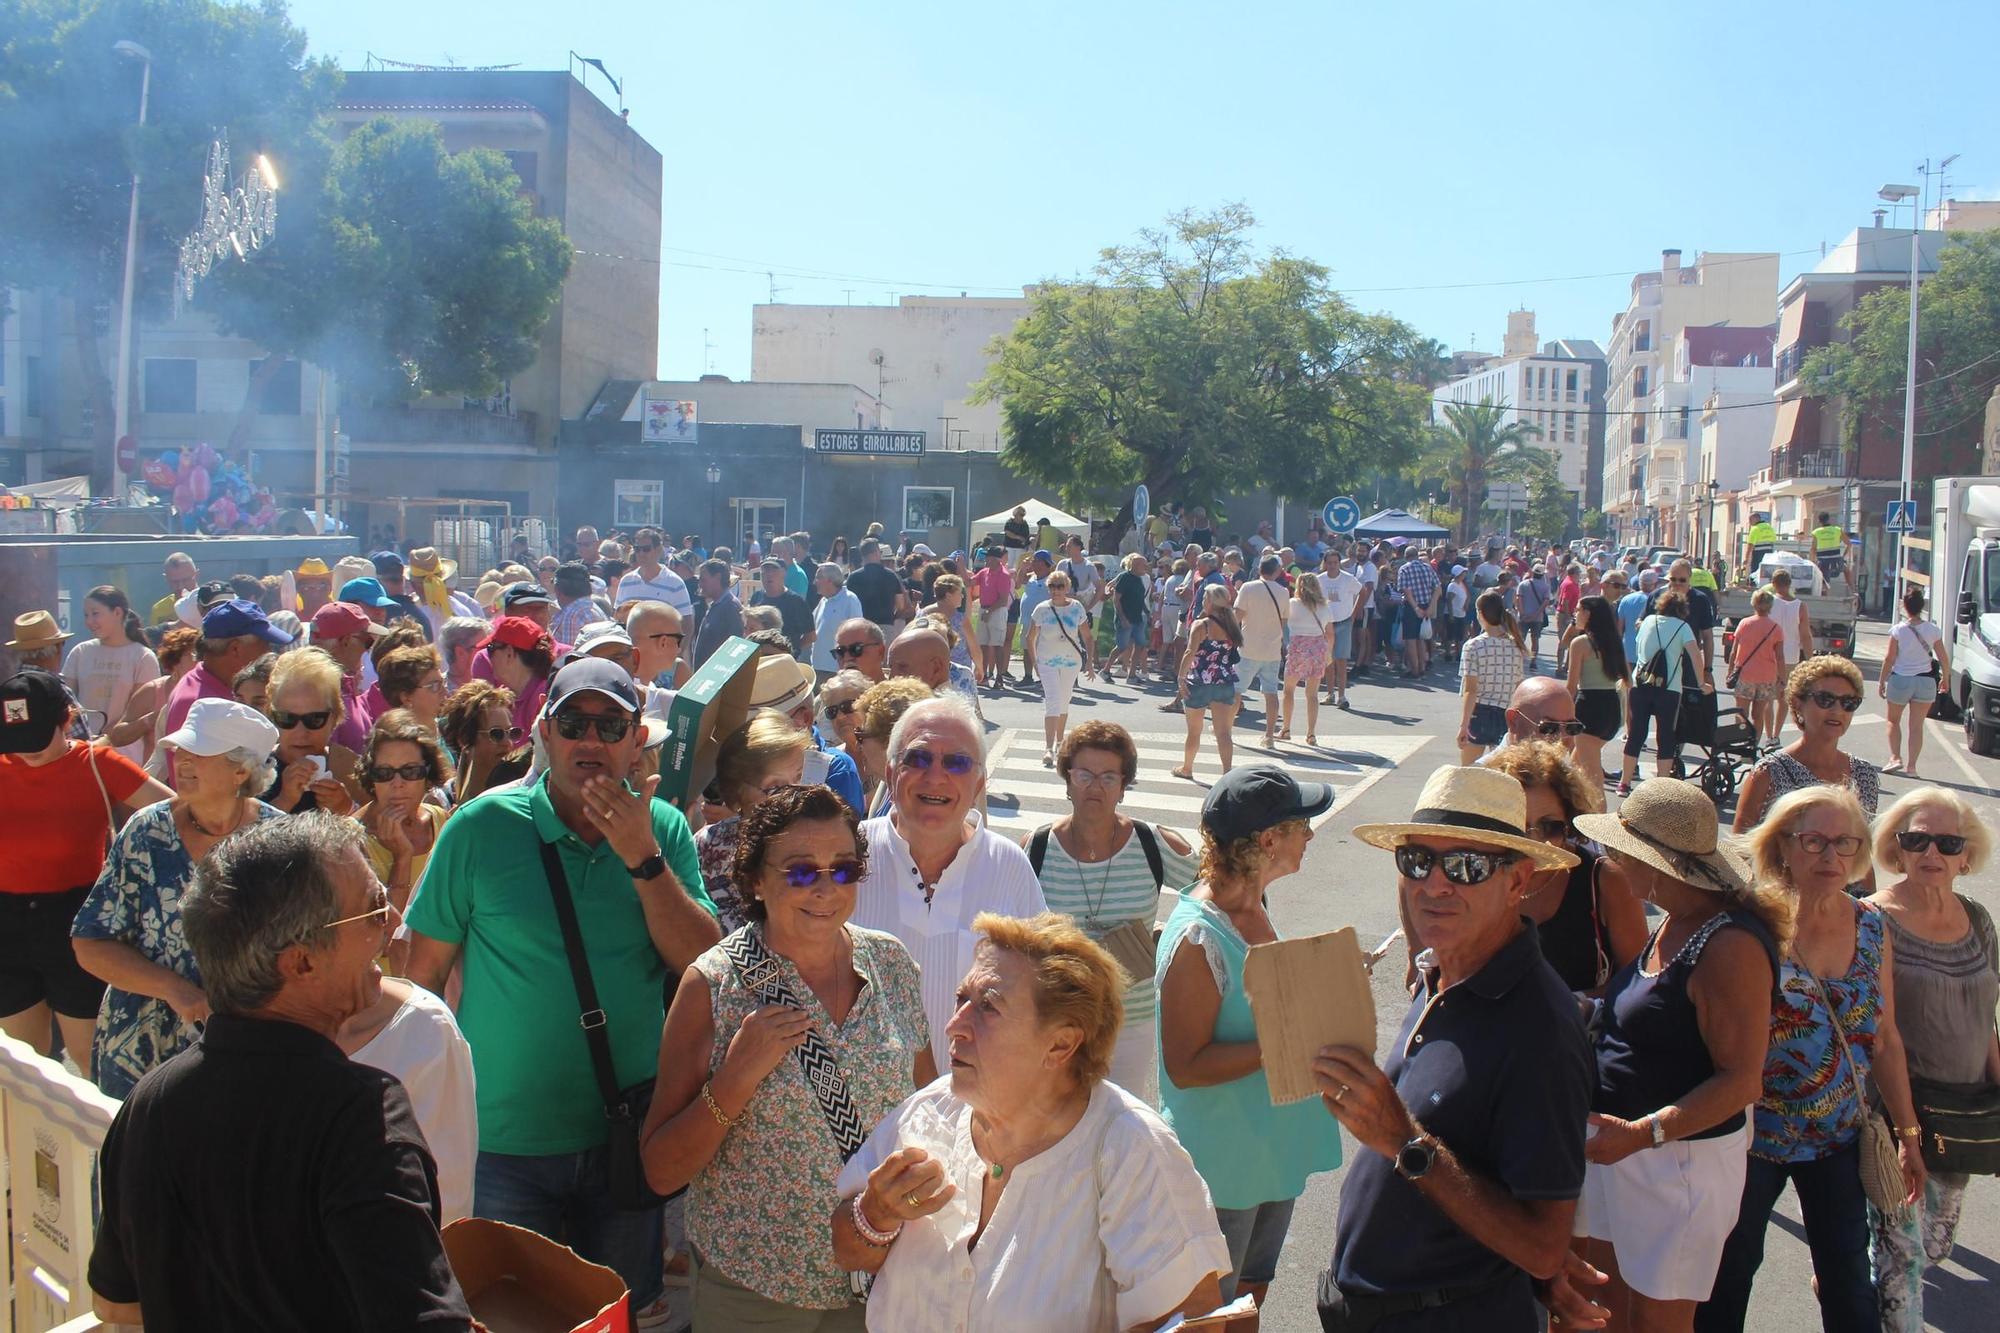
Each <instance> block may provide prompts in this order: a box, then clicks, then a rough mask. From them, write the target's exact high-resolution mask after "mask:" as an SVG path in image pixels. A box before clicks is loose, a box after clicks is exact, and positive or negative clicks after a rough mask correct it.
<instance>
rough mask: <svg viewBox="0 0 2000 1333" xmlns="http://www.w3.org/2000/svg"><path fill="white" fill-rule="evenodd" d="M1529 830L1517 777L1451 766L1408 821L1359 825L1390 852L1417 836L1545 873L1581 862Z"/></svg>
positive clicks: (1359, 833) (1372, 842)
mask: <svg viewBox="0 0 2000 1333" xmlns="http://www.w3.org/2000/svg"><path fill="white" fill-rule="evenodd" d="M1714 813H1715V812H1714V811H1713V810H1710V811H1709V814H1710V815H1711V816H1712V815H1713V814H1714ZM1527 828H1528V793H1527V791H1526V789H1525V788H1523V787H1522V786H1521V784H1520V783H1519V782H1518V781H1516V780H1515V779H1514V778H1513V777H1512V776H1510V775H1509V774H1506V773H1500V772H1496V771H1495V770H1493V769H1490V768H1477V767H1474V768H1456V767H1452V766H1449V765H1447V766H1446V767H1444V768H1440V769H1438V770H1437V771H1436V772H1435V773H1432V774H1431V776H1430V780H1429V781H1428V782H1426V783H1424V791H1423V795H1421V796H1419V797H1418V798H1417V808H1416V810H1415V811H1414V812H1413V813H1412V814H1411V816H1410V818H1409V820H1408V821H1407V822H1405V823H1400V824H1357V825H1356V826H1355V828H1354V836H1355V837H1357V838H1359V839H1361V841H1363V842H1365V843H1367V844H1368V845H1369V846H1370V847H1381V848H1383V849H1385V850H1394V849H1395V848H1397V847H1400V846H1402V845H1403V843H1404V842H1405V841H1407V840H1408V839H1410V838H1413V837H1448V838H1457V839H1462V840H1464V841H1466V842H1474V843H1481V844H1484V845H1486V846H1489V847H1499V848H1503V849H1505V850H1507V851H1510V852H1518V853H1520V854H1521V855H1522V856H1524V857H1526V858H1527V859H1528V860H1530V861H1532V862H1534V863H1535V865H1536V867H1537V868H1538V869H1542V870H1567V869H1569V868H1570V867H1571V866H1574V865H1575V864H1576V863H1577V857H1576V855H1575V853H1573V852H1568V851H1565V850H1563V849H1562V848H1560V847H1556V846H1553V845H1551V844H1549V843H1546V842H1543V841H1542V840H1541V839H1540V838H1531V837H1529V836H1528V834H1527Z"/></svg>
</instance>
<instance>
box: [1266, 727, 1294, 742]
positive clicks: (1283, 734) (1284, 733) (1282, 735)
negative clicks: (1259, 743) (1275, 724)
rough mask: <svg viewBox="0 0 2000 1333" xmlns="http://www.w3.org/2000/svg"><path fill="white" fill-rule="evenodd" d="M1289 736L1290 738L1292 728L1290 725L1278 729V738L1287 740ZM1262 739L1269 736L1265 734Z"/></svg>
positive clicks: (1267, 738)
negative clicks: (1280, 729)
mask: <svg viewBox="0 0 2000 1333" xmlns="http://www.w3.org/2000/svg"><path fill="white" fill-rule="evenodd" d="M1291 738H1292V729H1291V728H1290V727H1286V728H1285V729H1284V730H1283V731H1280V732H1279V733H1278V739H1279V740H1281V741H1288V740H1290V739H1291ZM1264 739H1266V740H1269V739H1270V737H1268V736H1266V737H1265V738H1264Z"/></svg>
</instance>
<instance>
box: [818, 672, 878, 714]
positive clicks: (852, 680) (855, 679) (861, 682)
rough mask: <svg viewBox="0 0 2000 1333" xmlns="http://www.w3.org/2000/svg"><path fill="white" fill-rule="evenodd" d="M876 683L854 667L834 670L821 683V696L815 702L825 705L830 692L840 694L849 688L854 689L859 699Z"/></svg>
mask: <svg viewBox="0 0 2000 1333" xmlns="http://www.w3.org/2000/svg"><path fill="white" fill-rule="evenodd" d="M874 683H875V682H874V681H872V680H870V679H868V677H866V676H864V675H862V674H861V673H860V672H859V671H856V670H855V669H854V668H853V667H848V668H847V669H846V670H845V671H836V672H834V673H833V674H832V675H831V676H828V677H827V678H826V679H825V680H823V681H821V682H820V683H819V697H818V699H817V700H815V702H816V703H818V704H822V705H823V704H825V703H826V696H827V695H828V694H839V693H842V692H845V691H848V690H852V691H853V692H854V697H855V698H857V699H858V698H860V697H861V696H862V695H864V694H866V693H867V692H868V687H869V686H870V685H873V684H874Z"/></svg>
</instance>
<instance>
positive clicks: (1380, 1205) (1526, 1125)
mask: <svg viewBox="0 0 2000 1333" xmlns="http://www.w3.org/2000/svg"><path fill="white" fill-rule="evenodd" d="M1436 985H1437V973H1436V972H1435V971H1434V970H1432V971H1427V972H1426V973H1425V974H1424V989H1423V990H1422V991H1420V992H1418V994H1417V995H1416V997H1415V998H1414V999H1413V1000H1412V1001H1411V1004H1410V1012H1409V1015H1408V1016H1407V1017H1406V1018H1405V1019H1404V1020H1403V1028H1402V1031H1401V1032H1400V1033H1399V1034H1397V1038H1396V1045H1395V1047H1394V1049H1393V1050H1392V1051H1391V1052H1390V1053H1389V1059H1388V1061H1387V1063H1385V1064H1384V1065H1383V1066H1382V1070H1383V1072H1384V1073H1386V1074H1387V1075H1388V1076H1389V1080H1390V1082H1392V1083H1394V1084H1395V1085H1396V1091H1397V1093H1398V1094H1399V1095H1400V1096H1401V1097H1402V1099H1403V1104H1404V1105H1405V1106H1408V1107H1409V1108H1410V1112H1411V1114H1412V1115H1413V1116H1415V1117H1416V1119H1417V1121H1418V1123H1419V1124H1421V1125H1422V1126H1423V1127H1424V1129H1425V1131H1426V1132H1428V1133H1429V1134H1430V1135H1431V1136H1432V1137H1434V1138H1436V1139H1438V1140H1439V1141H1440V1142H1442V1143H1443V1144H1444V1145H1445V1146H1446V1147H1448V1148H1449V1149H1451V1152H1452V1155H1453V1156H1454V1157H1456V1158H1457V1159H1458V1160H1459V1161H1460V1162H1462V1163H1464V1165H1465V1167H1466V1168H1467V1169H1468V1170H1470V1171H1475V1172H1477V1173H1479V1174H1480V1175H1483V1176H1486V1177H1487V1178H1489V1179H1491V1180H1495V1181H1498V1182H1499V1184H1500V1185H1501V1187H1502V1188H1504V1189H1506V1190H1507V1191H1508V1192H1509V1193H1510V1194H1512V1195H1513V1196H1514V1197H1515V1198H1517V1199H1524V1200H1525V1199H1574V1198H1576V1197H1578V1196H1579V1195H1580V1194H1581V1193H1582V1192H1583V1131H1584V1121H1585V1117H1586V1116H1587V1115H1588V1114H1589V1112H1590V1098H1591V1093H1592V1090H1593V1066H1592V1064H1591V1056H1590V1046H1589V1043H1588V1042H1587V1040H1586V1039H1585V1037H1584V1030H1583V1020H1582V1018H1581V1017H1580V1016H1579V1014H1578V1012H1577V1002H1576V997H1575V996H1574V995H1572V994H1570V992H1569V989H1568V988H1567V987H1565V986H1564V985H1563V983H1562V980H1561V979H1560V978H1559V977H1557V976H1556V974H1555V969H1553V968H1551V967H1550V966H1549V965H1548V963H1547V962H1546V961H1544V959H1543V958H1542V950H1541V944H1540V942H1539V940H1538V938H1537V936H1536V933H1535V927H1534V924H1533V923H1532V922H1530V921H1527V920H1526V919H1523V920H1522V922H1521V930H1520V932H1519V933H1518V934H1516V935H1515V936H1514V938H1513V939H1512V940H1510V941H1508V942H1507V944H1506V945H1504V946H1503V947H1502V948H1501V950H1500V952H1498V953H1496V954H1494V955H1493V957H1492V958H1491V959H1489V960H1487V963H1486V966H1484V967H1482V968H1480V969H1479V971H1477V972H1475V973H1474V974H1473V975H1472V976H1470V977H1467V978H1466V979H1465V980H1464V981H1462V982H1460V983H1458V984H1457V985H1455V986H1452V987H1450V988H1448V989H1447V990H1445V991H1444V992H1442V993H1438V992H1437V991H1435V989H1434V988H1435V986H1436ZM1510 1275H1512V1276H1513V1277H1515V1278H1517V1279H1518V1281H1515V1282H1513V1283H1512V1284H1511V1285H1508V1286H1507V1287H1506V1289H1505V1290H1504V1292H1503V1293H1502V1294H1501V1295H1500V1296H1499V1297H1498V1298H1489V1299H1487V1300H1484V1301H1482V1302H1481V1304H1482V1306H1483V1307H1484V1309H1485V1311H1486V1314H1485V1316H1484V1318H1485V1322H1484V1323H1482V1325H1481V1327H1482V1328H1487V1329H1492V1330H1494V1333H1509V1331H1510V1330H1513V1329H1517V1328H1518V1329H1529V1328H1534V1327H1535V1326H1536V1325H1535V1322H1534V1321H1535V1309H1534V1297H1533V1295H1532V1292H1531V1290H1530V1286H1529V1282H1528V1277H1527V1274H1526V1273H1524V1272H1523V1271H1522V1270H1521V1269H1518V1268H1516V1267H1514V1266H1513V1265H1512V1264H1510V1263H1508V1262H1507V1261H1506V1260H1505V1259H1502V1258H1501V1257H1500V1256H1499V1255H1497V1254H1495V1253H1494V1252H1493V1251H1491V1250H1489V1249H1487V1248H1486V1247H1485V1246H1484V1245H1481V1244H1480V1243H1479V1242H1478V1241H1476V1240H1474V1239H1473V1238H1472V1237H1470V1236H1468V1235H1467V1234H1466V1233H1465V1232H1463V1231H1461V1230H1460V1229H1459V1227H1458V1225H1457V1224H1456V1223H1455V1222H1453V1221H1452V1220H1451V1219H1450V1218H1448V1217H1446V1216H1445V1214H1444V1212H1443V1211H1442V1210H1440V1209H1439V1208H1438V1207H1437V1206H1436V1205H1435V1204H1433V1203H1432V1202H1431V1201H1430V1200H1429V1199H1427V1198H1425V1197H1424V1196H1423V1194H1422V1193H1421V1192H1420V1191H1419V1190H1418V1189H1417V1187H1416V1185H1414V1184H1412V1183H1411V1182H1409V1181H1407V1180H1404V1179H1403V1178H1402V1177H1401V1176H1399V1175H1397V1174H1396V1167H1395V1163H1394V1162H1393V1161H1391V1160H1390V1159H1389V1158H1387V1157H1384V1156H1382V1155H1381V1154H1380V1153H1375V1152H1368V1151H1363V1152H1362V1153H1361V1155H1360V1159H1359V1160H1358V1161H1356V1162H1355V1163H1354V1165H1353V1166H1352V1167H1351V1168H1350V1169H1349V1171H1348V1173H1347V1179H1346V1180H1345V1181H1344V1182H1343V1183H1342V1185H1341V1189H1340V1223H1339V1232H1338V1239H1337V1240H1336V1242H1335V1244H1334V1251H1333V1276H1334V1280H1335V1281H1336V1282H1337V1283H1339V1285H1340V1287H1341V1289H1342V1290H1343V1291H1346V1292H1348V1293H1350V1294H1356V1295H1384V1294H1400V1293H1405V1292H1419V1291H1435V1290H1437V1289H1439V1288H1443V1287H1465V1286H1483V1285H1485V1284H1487V1283H1501V1282H1504V1281H1505V1280H1506V1279H1507V1278H1508V1277H1509V1276H1510Z"/></svg>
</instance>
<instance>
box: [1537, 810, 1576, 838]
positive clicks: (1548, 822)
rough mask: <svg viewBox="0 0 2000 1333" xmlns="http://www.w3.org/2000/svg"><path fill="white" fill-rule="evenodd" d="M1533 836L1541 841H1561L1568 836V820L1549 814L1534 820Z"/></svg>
mask: <svg viewBox="0 0 2000 1333" xmlns="http://www.w3.org/2000/svg"><path fill="white" fill-rule="evenodd" d="M1535 836H1536V837H1538V838H1540V839H1541V840H1542V841H1543V842H1561V841H1563V840H1564V839H1566V838H1568V837H1569V821H1568V820H1567V819H1557V818H1555V817H1554V816H1550V817H1549V818H1547V819H1537V820H1536V821H1535Z"/></svg>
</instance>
